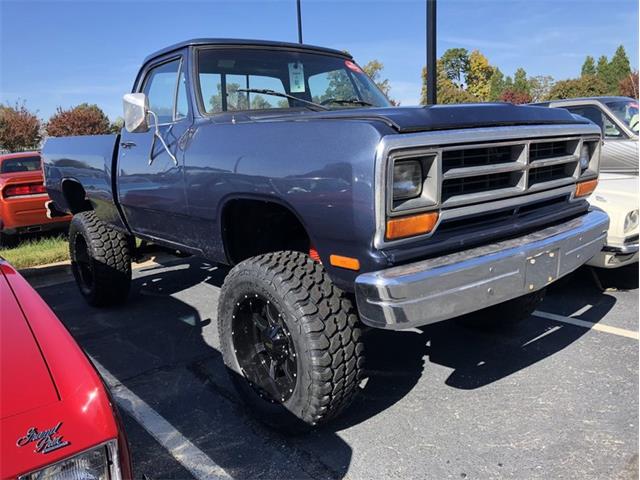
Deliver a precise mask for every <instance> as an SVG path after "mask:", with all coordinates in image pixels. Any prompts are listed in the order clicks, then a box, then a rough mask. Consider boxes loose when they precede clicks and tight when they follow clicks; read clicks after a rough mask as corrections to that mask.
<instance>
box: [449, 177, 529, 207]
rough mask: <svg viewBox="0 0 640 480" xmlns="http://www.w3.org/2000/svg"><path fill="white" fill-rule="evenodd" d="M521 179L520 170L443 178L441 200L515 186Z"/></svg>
mask: <svg viewBox="0 0 640 480" xmlns="http://www.w3.org/2000/svg"><path fill="white" fill-rule="evenodd" d="M521 179H522V172H505V173H494V174H488V175H476V176H473V177H461V178H454V179H451V180H445V181H444V182H443V183H442V201H443V202H446V201H447V200H449V199H450V198H452V197H456V196H463V195H471V194H476V193H482V192H489V191H491V190H499V189H502V188H509V187H516V186H517V185H518V183H519V182H520V181H521Z"/></svg>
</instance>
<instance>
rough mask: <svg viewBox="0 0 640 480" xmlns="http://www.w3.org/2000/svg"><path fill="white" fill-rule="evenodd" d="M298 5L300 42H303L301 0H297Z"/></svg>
mask: <svg viewBox="0 0 640 480" xmlns="http://www.w3.org/2000/svg"><path fill="white" fill-rule="evenodd" d="M296 5H297V7H298V43H302V13H301V12H300V0H296Z"/></svg>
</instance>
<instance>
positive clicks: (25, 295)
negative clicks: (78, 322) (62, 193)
mask: <svg viewBox="0 0 640 480" xmlns="http://www.w3.org/2000/svg"><path fill="white" fill-rule="evenodd" d="M0 326H1V328H2V331H1V332H0V339H1V340H0V352H1V361H0V431H1V432H2V435H0V458H1V459H2V461H0V479H6V478H15V477H17V476H20V475H22V474H24V473H27V472H31V471H35V470H38V469H40V468H42V467H43V466H45V465H50V464H52V463H55V462H57V461H59V460H61V459H63V458H67V457H70V456H72V455H74V454H76V453H78V452H82V451H84V450H87V449H89V448H91V447H94V446H96V445H100V444H102V443H104V442H105V441H108V440H112V439H115V438H117V437H118V426H117V423H116V419H115V417H114V410H113V406H112V404H111V400H110V398H109V396H108V393H107V391H106V389H105V387H104V385H103V384H102V381H101V380H100V377H99V376H98V374H97V373H96V371H95V370H94V368H93V366H92V365H91V363H90V362H89V360H88V359H87V357H86V356H85V355H84V353H83V352H82V350H81V349H80V348H79V347H78V345H77V344H76V343H75V341H74V340H73V338H72V337H71V335H70V334H69V332H68V331H67V330H66V328H65V327H64V326H63V325H62V324H61V323H60V321H59V320H58V319H57V318H56V316H55V315H54V313H53V312H52V311H51V309H50V308H49V307H48V306H47V304H46V303H45V302H44V300H42V298H40V296H39V295H38V294H37V293H36V292H35V291H34V290H33V288H31V286H30V285H29V284H28V283H27V281H26V280H25V279H24V278H22V276H20V274H19V273H18V272H16V271H15V270H14V269H13V268H12V267H11V266H10V265H9V264H7V263H5V262H3V261H2V259H0Z"/></svg>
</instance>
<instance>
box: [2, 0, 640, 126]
mask: <svg viewBox="0 0 640 480" xmlns="http://www.w3.org/2000/svg"><path fill="white" fill-rule="evenodd" d="M437 20H438V27H437V34H438V44H437V47H438V55H441V54H442V52H444V51H445V50H446V49H448V48H453V47H463V48H466V49H468V50H469V51H471V50H473V49H478V50H480V51H481V52H482V53H483V54H485V55H486V56H487V57H488V59H489V61H490V62H491V64H492V65H495V66H498V67H499V68H500V69H501V70H502V71H503V72H504V73H505V75H513V72H514V71H515V70H516V68H518V67H523V68H524V69H525V70H526V71H527V74H528V75H531V76H535V75H551V76H553V77H554V78H555V79H564V78H569V77H576V76H579V74H580V67H581V65H582V63H583V61H584V58H585V56H586V55H592V56H593V57H595V58H596V60H597V58H598V57H599V56H600V55H607V56H608V57H611V55H613V53H614V51H615V49H616V47H617V46H618V45H623V46H624V47H625V49H626V51H627V54H628V55H629V58H630V60H631V66H632V68H633V69H634V70H635V69H638V1H637V0H554V1H545V0H527V1H523V0H488V1H480V0H439V1H438V18H437ZM302 23H303V37H304V42H305V43H310V44H315V45H322V46H327V47H332V48H337V49H340V50H348V51H349V52H350V53H351V54H352V55H353V56H354V57H355V59H356V61H357V62H358V63H360V64H361V65H364V64H365V63H367V62H368V61H369V60H372V59H377V60H380V61H381V62H382V63H383V64H384V66H385V69H384V72H383V75H384V77H386V78H388V79H389V80H390V83H391V92H390V96H391V97H392V98H394V99H396V100H399V101H400V102H401V104H402V105H415V104H417V103H418V101H419V98H420V88H421V79H420V72H421V69H422V67H423V66H424V64H425V56H426V53H425V52H426V44H425V0H413V1H411V0H406V1H403V0H386V1H382V0H379V1H365V0H361V1H358V0H342V1H338V2H336V1H322V0H302ZM197 37H231V38H253V39H266V40H281V41H291V42H296V41H297V26H296V7H295V0H277V1H270V0H262V1H259V2H255V1H253V2H250V1H244V0H234V1H222V0H201V1H187V0H157V1H151V0H149V1H136V0H127V1H125V0H120V1H93V0H84V1H63V0H50V1H40V2H35V1H30V0H0V102H1V103H5V104H6V103H10V104H13V103H15V102H16V101H26V105H27V108H29V109H31V110H35V111H37V113H38V115H39V116H40V117H41V118H43V119H47V118H48V117H49V116H50V115H51V114H53V113H54V112H55V110H56V108H57V107H59V106H60V107H63V108H69V107H72V106H74V105H77V104H79V103H83V102H88V103H95V104H97V105H98V106H100V107H101V108H102V109H103V110H104V111H105V112H106V113H107V115H109V117H110V118H111V119H112V120H113V119H115V118H117V117H118V116H121V115H122V101H121V98H122V95H123V94H124V93H127V92H128V91H130V89H131V84H132V82H133V80H134V77H135V75H136V73H137V70H138V68H139V67H140V64H141V62H142V60H143V59H144V58H145V57H146V56H147V55H148V54H149V53H151V52H153V51H155V50H158V49H160V48H162V47H164V46H167V45H170V44H173V43H176V42H179V41H182V40H185V39H188V38H197Z"/></svg>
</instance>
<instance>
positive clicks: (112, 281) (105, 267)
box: [69, 211, 131, 307]
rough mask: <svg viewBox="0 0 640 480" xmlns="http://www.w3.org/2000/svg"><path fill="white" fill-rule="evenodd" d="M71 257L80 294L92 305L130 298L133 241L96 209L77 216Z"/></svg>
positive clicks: (72, 229) (73, 223)
mask: <svg viewBox="0 0 640 480" xmlns="http://www.w3.org/2000/svg"><path fill="white" fill-rule="evenodd" d="M69 256H70V257H71V270H72V272H73V276H74V277H75V279H76V283H77V284H78V288H79V289H80V293H81V294H82V296H83V297H84V298H85V299H86V300H87V302H88V303H89V304H90V305H93V306H96V307H104V306H108V305H115V304H118V303H122V302H124V301H125V300H126V299H127V296H128V294H129V287H130V285H131V252H130V245H129V241H128V239H127V237H126V236H125V235H124V234H122V233H120V232H118V231H117V230H114V229H113V228H112V227H111V226H109V225H107V224H106V223H104V222H102V221H101V220H99V219H98V217H96V215H95V213H94V212H92V211H88V212H82V213H78V214H76V215H74V216H73V219H72V220H71V225H70V226H69Z"/></svg>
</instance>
